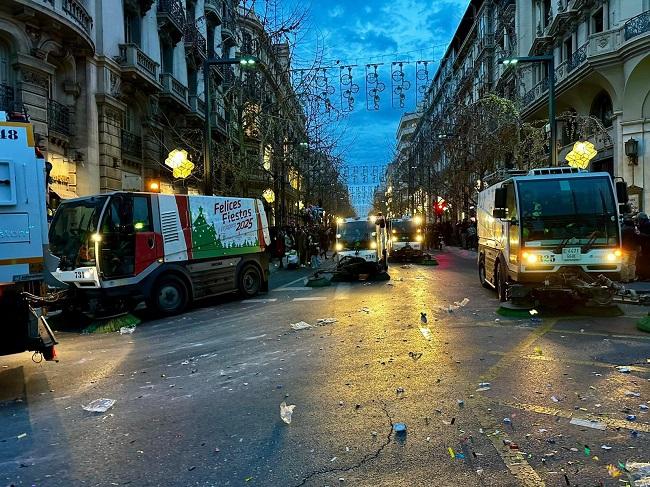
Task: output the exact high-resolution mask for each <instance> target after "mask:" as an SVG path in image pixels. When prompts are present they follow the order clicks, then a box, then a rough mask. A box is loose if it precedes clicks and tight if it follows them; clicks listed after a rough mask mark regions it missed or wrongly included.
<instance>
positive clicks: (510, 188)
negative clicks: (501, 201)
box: [506, 183, 517, 220]
mask: <svg viewBox="0 0 650 487" xmlns="http://www.w3.org/2000/svg"><path fill="white" fill-rule="evenodd" d="M506 189H507V192H506V218H507V219H508V220H509V219H511V218H516V217H517V204H516V202H515V185H514V184H512V183H508V184H507V185H506Z"/></svg>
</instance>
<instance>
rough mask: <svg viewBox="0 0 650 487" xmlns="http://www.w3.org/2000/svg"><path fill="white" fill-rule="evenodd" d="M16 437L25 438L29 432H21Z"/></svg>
mask: <svg viewBox="0 0 650 487" xmlns="http://www.w3.org/2000/svg"><path fill="white" fill-rule="evenodd" d="M16 438H18V439H19V440H21V439H23V438H27V433H20V434H19V435H18V436H16Z"/></svg>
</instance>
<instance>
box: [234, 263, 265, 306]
mask: <svg viewBox="0 0 650 487" xmlns="http://www.w3.org/2000/svg"><path fill="white" fill-rule="evenodd" d="M261 288H262V275H261V274H260V271H259V269H258V268H257V267H256V266H254V265H247V266H246V267H244V268H243V269H242V271H241V272H240V273H239V292H240V293H241V295H242V296H243V297H244V298H252V297H253V296H256V295H257V294H258V293H259V292H260V289H261Z"/></svg>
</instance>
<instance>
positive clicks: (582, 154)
mask: <svg viewBox="0 0 650 487" xmlns="http://www.w3.org/2000/svg"><path fill="white" fill-rule="evenodd" d="M596 154H598V151H597V150H596V148H595V147H594V144H592V143H591V142H581V141H578V142H576V143H575V144H574V146H573V150H572V151H571V152H569V153H568V154H567V155H566V160H567V162H568V163H569V166H571V167H576V168H578V169H587V167H589V161H591V160H592V159H593V158H594V157H596Z"/></svg>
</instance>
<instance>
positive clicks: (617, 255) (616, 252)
mask: <svg viewBox="0 0 650 487" xmlns="http://www.w3.org/2000/svg"><path fill="white" fill-rule="evenodd" d="M614 255H615V256H616V257H622V256H623V252H622V251H621V249H616V250H615V251H614Z"/></svg>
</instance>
